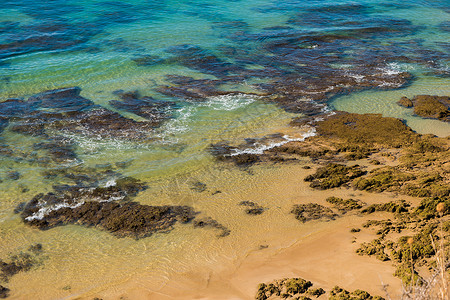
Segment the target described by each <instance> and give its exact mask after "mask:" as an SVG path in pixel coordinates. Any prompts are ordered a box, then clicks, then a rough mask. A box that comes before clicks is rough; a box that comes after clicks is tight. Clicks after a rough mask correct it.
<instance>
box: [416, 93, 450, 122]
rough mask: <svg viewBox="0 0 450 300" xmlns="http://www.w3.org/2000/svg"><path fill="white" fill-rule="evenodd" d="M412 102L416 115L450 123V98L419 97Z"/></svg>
mask: <svg viewBox="0 0 450 300" xmlns="http://www.w3.org/2000/svg"><path fill="white" fill-rule="evenodd" d="M412 102H413V103H414V113H415V114H416V115H418V116H421V117H424V118H432V119H439V120H441V121H445V122H450V97H447V96H429V95H418V96H414V98H413V100H412Z"/></svg>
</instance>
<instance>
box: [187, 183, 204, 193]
mask: <svg viewBox="0 0 450 300" xmlns="http://www.w3.org/2000/svg"><path fill="white" fill-rule="evenodd" d="M190 189H191V190H193V191H195V192H197V193H201V192H204V191H206V184H204V183H203V182H200V181H196V182H193V183H191V184H190Z"/></svg>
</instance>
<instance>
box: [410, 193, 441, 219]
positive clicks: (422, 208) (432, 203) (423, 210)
mask: <svg viewBox="0 0 450 300" xmlns="http://www.w3.org/2000/svg"><path fill="white" fill-rule="evenodd" d="M439 203H443V209H442V211H441V212H438V211H437V206H438V204H439ZM449 213H450V197H434V198H425V199H422V201H421V202H420V204H419V205H418V206H417V207H416V209H415V210H414V214H416V215H418V216H419V217H420V218H423V219H432V218H437V217H439V215H440V214H441V215H442V216H445V215H448V214H449Z"/></svg>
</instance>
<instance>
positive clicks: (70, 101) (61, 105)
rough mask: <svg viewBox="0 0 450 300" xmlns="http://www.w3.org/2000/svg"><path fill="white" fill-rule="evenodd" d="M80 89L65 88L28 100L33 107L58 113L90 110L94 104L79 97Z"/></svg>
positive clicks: (37, 95) (40, 94) (43, 93)
mask: <svg viewBox="0 0 450 300" xmlns="http://www.w3.org/2000/svg"><path fill="white" fill-rule="evenodd" d="M80 92H81V88H79V87H67V88H61V89H55V90H48V91H44V92H42V93H39V94H36V95H34V96H32V97H30V98H29V99H28V102H29V103H30V105H32V106H35V107H42V108H50V109H57V110H58V111H59V112H71V111H72V112H74V111H81V110H84V109H89V108H92V107H93V106H94V105H95V104H94V102H92V101H91V100H89V99H86V98H83V97H82V96H80Z"/></svg>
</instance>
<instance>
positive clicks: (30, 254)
mask: <svg viewBox="0 0 450 300" xmlns="http://www.w3.org/2000/svg"><path fill="white" fill-rule="evenodd" d="M37 249H39V250H38V251H37ZM41 253H42V245H41V244H34V245H31V246H30V248H29V249H28V251H25V252H23V251H21V252H19V253H17V254H14V255H11V256H10V257H9V260H7V261H6V260H2V259H0V280H3V281H6V282H8V281H9V278H10V277H11V276H14V275H16V274H17V273H19V272H26V271H29V270H31V268H32V267H33V266H35V265H36V264H38V263H39V260H38V256H39V255H40V254H41Z"/></svg>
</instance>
